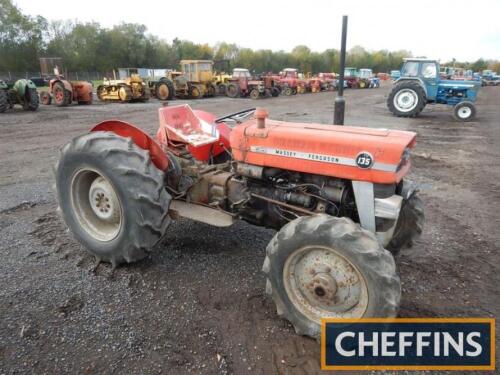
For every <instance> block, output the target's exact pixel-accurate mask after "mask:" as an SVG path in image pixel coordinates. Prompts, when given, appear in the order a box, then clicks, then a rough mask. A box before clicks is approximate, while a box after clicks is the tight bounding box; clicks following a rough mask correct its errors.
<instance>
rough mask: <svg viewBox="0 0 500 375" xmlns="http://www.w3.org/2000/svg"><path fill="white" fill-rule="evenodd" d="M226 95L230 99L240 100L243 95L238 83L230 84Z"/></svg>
mask: <svg viewBox="0 0 500 375" xmlns="http://www.w3.org/2000/svg"><path fill="white" fill-rule="evenodd" d="M226 95H227V96H229V97H230V98H238V97H239V96H240V95H241V91H240V86H238V85H237V84H236V83H230V84H228V85H227V87H226Z"/></svg>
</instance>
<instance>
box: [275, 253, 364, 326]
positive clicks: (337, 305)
mask: <svg viewBox="0 0 500 375" xmlns="http://www.w3.org/2000/svg"><path fill="white" fill-rule="evenodd" d="M283 280H284V285H285V290H286V292H287V294H288V297H289V298H290V300H291V302H292V303H293V305H294V306H295V307H296V308H297V309H298V310H299V311H300V312H301V313H302V314H303V315H305V316H306V317H307V318H308V319H310V320H312V321H314V322H316V323H318V324H319V323H321V318H326V317H330V318H360V317H362V316H363V315H364V314H365V312H366V310H367V307H368V288H367V284H366V280H365V278H364V277H363V275H362V274H361V273H360V272H359V270H358V269H357V268H356V266H355V265H354V264H352V263H351V262H350V261H349V260H348V259H347V258H345V257H344V256H343V255H341V254H340V253H339V252H338V251H336V250H335V249H333V248H329V247H322V246H306V247H303V248H301V249H298V250H296V251H295V252H294V253H293V254H291V255H290V256H289V257H288V258H287V260H286V262H285V266H284V268H283Z"/></svg>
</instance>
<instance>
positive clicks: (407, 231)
mask: <svg viewBox="0 0 500 375" xmlns="http://www.w3.org/2000/svg"><path fill="white" fill-rule="evenodd" d="M424 222H425V213H424V204H423V203H422V200H421V199H420V198H419V197H418V196H417V195H416V194H413V195H412V196H411V197H410V198H409V199H407V200H404V201H403V206H402V207H401V211H400V213H399V217H398V221H397V223H396V228H395V229H394V234H393V235H392V239H391V241H390V242H389V244H388V245H387V250H389V251H390V252H391V253H392V254H394V255H396V254H397V253H399V251H400V250H401V249H403V248H405V247H411V246H412V245H413V242H414V241H416V240H417V239H418V238H419V237H420V235H421V234H422V231H423V229H424Z"/></svg>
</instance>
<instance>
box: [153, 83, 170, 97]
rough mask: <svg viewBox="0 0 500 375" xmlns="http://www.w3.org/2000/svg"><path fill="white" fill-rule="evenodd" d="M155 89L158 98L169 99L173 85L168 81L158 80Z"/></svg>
mask: <svg viewBox="0 0 500 375" xmlns="http://www.w3.org/2000/svg"><path fill="white" fill-rule="evenodd" d="M169 83H170V84H169ZM155 91H156V98H157V99H158V100H171V99H172V98H173V94H174V85H173V83H172V82H169V81H160V82H158V83H157V84H156V88H155Z"/></svg>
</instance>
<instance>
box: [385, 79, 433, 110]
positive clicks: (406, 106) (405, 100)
mask: <svg viewBox="0 0 500 375" xmlns="http://www.w3.org/2000/svg"><path fill="white" fill-rule="evenodd" d="M426 101H427V99H426V95H425V91H424V89H423V88H422V86H420V84H418V83H416V82H411V81H403V82H400V83H398V84H397V85H396V86H394V87H393V89H392V91H391V92H390V93H389V96H388V98H387V107H388V108H389V110H390V111H391V112H392V114H393V115H395V116H398V117H415V116H417V115H418V114H419V113H420V112H422V110H423V109H424V107H425V105H426Z"/></svg>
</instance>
